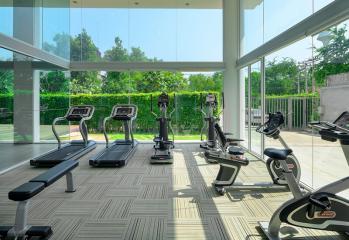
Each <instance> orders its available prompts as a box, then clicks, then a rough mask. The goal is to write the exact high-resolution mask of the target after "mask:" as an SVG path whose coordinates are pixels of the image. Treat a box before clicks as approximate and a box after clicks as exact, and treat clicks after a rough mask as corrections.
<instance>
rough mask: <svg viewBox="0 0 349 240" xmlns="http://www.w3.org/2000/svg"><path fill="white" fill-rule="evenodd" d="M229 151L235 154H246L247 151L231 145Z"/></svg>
mask: <svg viewBox="0 0 349 240" xmlns="http://www.w3.org/2000/svg"><path fill="white" fill-rule="evenodd" d="M228 151H229V154H233V155H244V153H245V151H244V150H243V149H242V148H239V147H229V148H228Z"/></svg>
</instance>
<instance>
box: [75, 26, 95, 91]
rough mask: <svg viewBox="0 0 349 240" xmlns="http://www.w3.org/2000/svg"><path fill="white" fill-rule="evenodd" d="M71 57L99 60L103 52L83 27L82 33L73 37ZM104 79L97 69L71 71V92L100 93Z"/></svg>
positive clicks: (76, 59) (79, 59)
mask: <svg viewBox="0 0 349 240" xmlns="http://www.w3.org/2000/svg"><path fill="white" fill-rule="evenodd" d="M70 46H71V47H70V51H71V52H70V58H71V60H72V61H83V62H97V61H100V59H101V54H100V52H99V50H98V48H97V46H96V45H95V44H94V42H93V40H92V38H91V37H90V36H89V35H88V34H87V32H86V30H85V29H83V30H82V32H81V33H80V34H78V35H77V36H76V37H75V38H72V39H71V45H70ZM101 88H102V79H101V77H100V76H99V75H98V72H97V71H88V72H71V92H72V93H73V94H77V93H89V94H92V93H100V92H101Z"/></svg>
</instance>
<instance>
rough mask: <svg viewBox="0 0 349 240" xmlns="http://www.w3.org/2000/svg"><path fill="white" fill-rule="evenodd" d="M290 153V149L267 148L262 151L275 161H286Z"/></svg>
mask: <svg viewBox="0 0 349 240" xmlns="http://www.w3.org/2000/svg"><path fill="white" fill-rule="evenodd" d="M291 153H292V150H291V149H276V148H267V149H265V150H264V154H265V155H267V156H268V157H270V158H272V159H276V160H286V159H287V157H288V155H290V154H291Z"/></svg>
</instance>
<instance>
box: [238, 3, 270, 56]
mask: <svg viewBox="0 0 349 240" xmlns="http://www.w3.org/2000/svg"><path fill="white" fill-rule="evenodd" d="M263 4H264V3H263V1H262V0H260V1H246V0H240V38H241V39H240V42H241V43H240V49H241V56H243V55H245V54H246V53H248V52H250V51H251V50H253V49H255V48H257V47H259V46H260V45H262V44H263V42H264V41H263Z"/></svg>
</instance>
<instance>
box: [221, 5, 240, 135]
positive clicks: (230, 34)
mask: <svg viewBox="0 0 349 240" xmlns="http://www.w3.org/2000/svg"><path fill="white" fill-rule="evenodd" d="M239 42H240V41H239V0H223V61H224V64H225V71H224V82H223V83H224V97H225V109H224V119H223V127H224V131H225V132H231V133H233V134H234V137H240V135H241V131H240V125H241V123H240V118H241V113H240V111H241V106H240V105H241V102H242V101H241V97H242V95H241V89H240V88H241V87H240V86H241V84H240V83H239V71H238V70H237V68H236V61H237V59H238V57H239Z"/></svg>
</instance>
